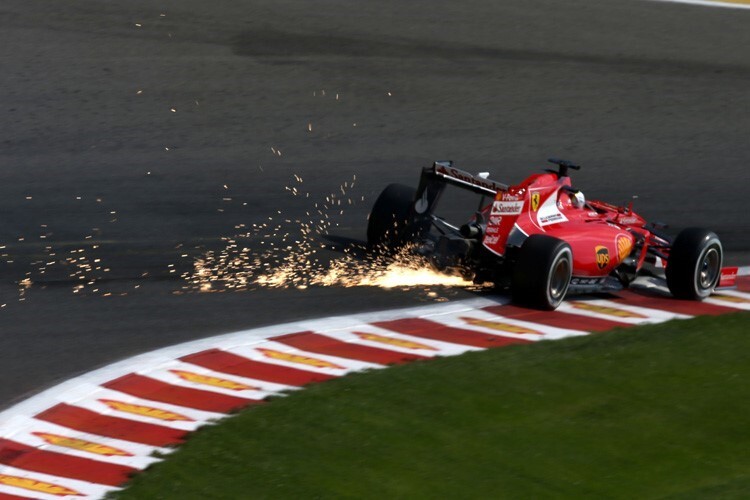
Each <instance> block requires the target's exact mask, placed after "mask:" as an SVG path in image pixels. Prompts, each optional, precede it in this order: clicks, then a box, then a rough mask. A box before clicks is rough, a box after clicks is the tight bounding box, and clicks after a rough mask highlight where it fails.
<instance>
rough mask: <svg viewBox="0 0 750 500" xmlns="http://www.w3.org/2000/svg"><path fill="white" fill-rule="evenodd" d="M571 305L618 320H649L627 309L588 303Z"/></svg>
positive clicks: (572, 303) (573, 303)
mask: <svg viewBox="0 0 750 500" xmlns="http://www.w3.org/2000/svg"><path fill="white" fill-rule="evenodd" d="M571 305H572V306H573V307H575V308H576V309H582V310H584V311H591V312H596V313H599V314H606V315H607V316H614V317H616V318H644V319H646V318H647V316H644V315H643V314H638V313H635V312H631V311H626V310H625V309H619V308H617V307H608V306H599V305H596V304H587V303H586V302H571Z"/></svg>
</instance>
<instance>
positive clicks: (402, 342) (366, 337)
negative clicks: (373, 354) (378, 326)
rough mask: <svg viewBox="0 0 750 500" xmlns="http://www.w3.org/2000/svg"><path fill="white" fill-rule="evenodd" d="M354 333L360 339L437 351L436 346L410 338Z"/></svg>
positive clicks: (406, 347)
mask: <svg viewBox="0 0 750 500" xmlns="http://www.w3.org/2000/svg"><path fill="white" fill-rule="evenodd" d="M354 335H356V336H357V337H359V338H361V339H362V340H369V341H371V342H379V343H381V344H387V345H392V346H396V347H403V348H405V349H425V350H428V351H437V349H436V348H434V347H432V346H429V345H426V344H420V343H419V342H412V341H410V340H402V339H395V338H392V337H385V336H383V335H376V334H374V333H359V332H354Z"/></svg>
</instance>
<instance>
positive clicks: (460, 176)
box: [423, 161, 508, 198]
mask: <svg viewBox="0 0 750 500" xmlns="http://www.w3.org/2000/svg"><path fill="white" fill-rule="evenodd" d="M424 174H427V175H434V176H437V177H440V178H442V179H444V180H445V181H447V182H448V183H450V184H455V185H457V186H459V187H463V188H467V189H469V190H471V191H474V192H475V193H478V194H482V195H489V196H492V197H493V198H494V196H495V195H496V194H497V192H498V191H506V190H507V189H508V186H507V185H506V184H503V183H500V182H497V181H493V180H492V179H489V178H487V176H486V175H482V174H480V175H474V174H470V173H469V172H466V171H464V170H461V169H458V168H456V167H454V166H453V162H452V161H436V162H435V163H433V164H432V166H431V167H427V168H425V169H424V170H423V175H424Z"/></svg>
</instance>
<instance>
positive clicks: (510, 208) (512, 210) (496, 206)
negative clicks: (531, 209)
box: [491, 201, 523, 215]
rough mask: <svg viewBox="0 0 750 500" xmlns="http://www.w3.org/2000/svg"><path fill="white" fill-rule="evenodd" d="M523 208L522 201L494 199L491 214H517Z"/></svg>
mask: <svg viewBox="0 0 750 500" xmlns="http://www.w3.org/2000/svg"><path fill="white" fill-rule="evenodd" d="M522 209H523V201H495V202H493V203H492V213H491V215H495V214H500V215H518V214H520V213H521V210H522Z"/></svg>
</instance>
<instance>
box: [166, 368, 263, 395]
mask: <svg viewBox="0 0 750 500" xmlns="http://www.w3.org/2000/svg"><path fill="white" fill-rule="evenodd" d="M169 371H170V372H172V373H174V374H175V375H177V376H178V377H180V378H181V379H182V380H187V381H188V382H193V383H194V384H201V385H209V386H211V387H219V388H221V389H229V390H232V391H257V390H260V388H259V387H255V386H252V385H247V384H241V383H239V382H235V381H233V380H227V379H223V378H218V377H211V376H208V375H201V374H199V373H193V372H186V371H182V370H169Z"/></svg>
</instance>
